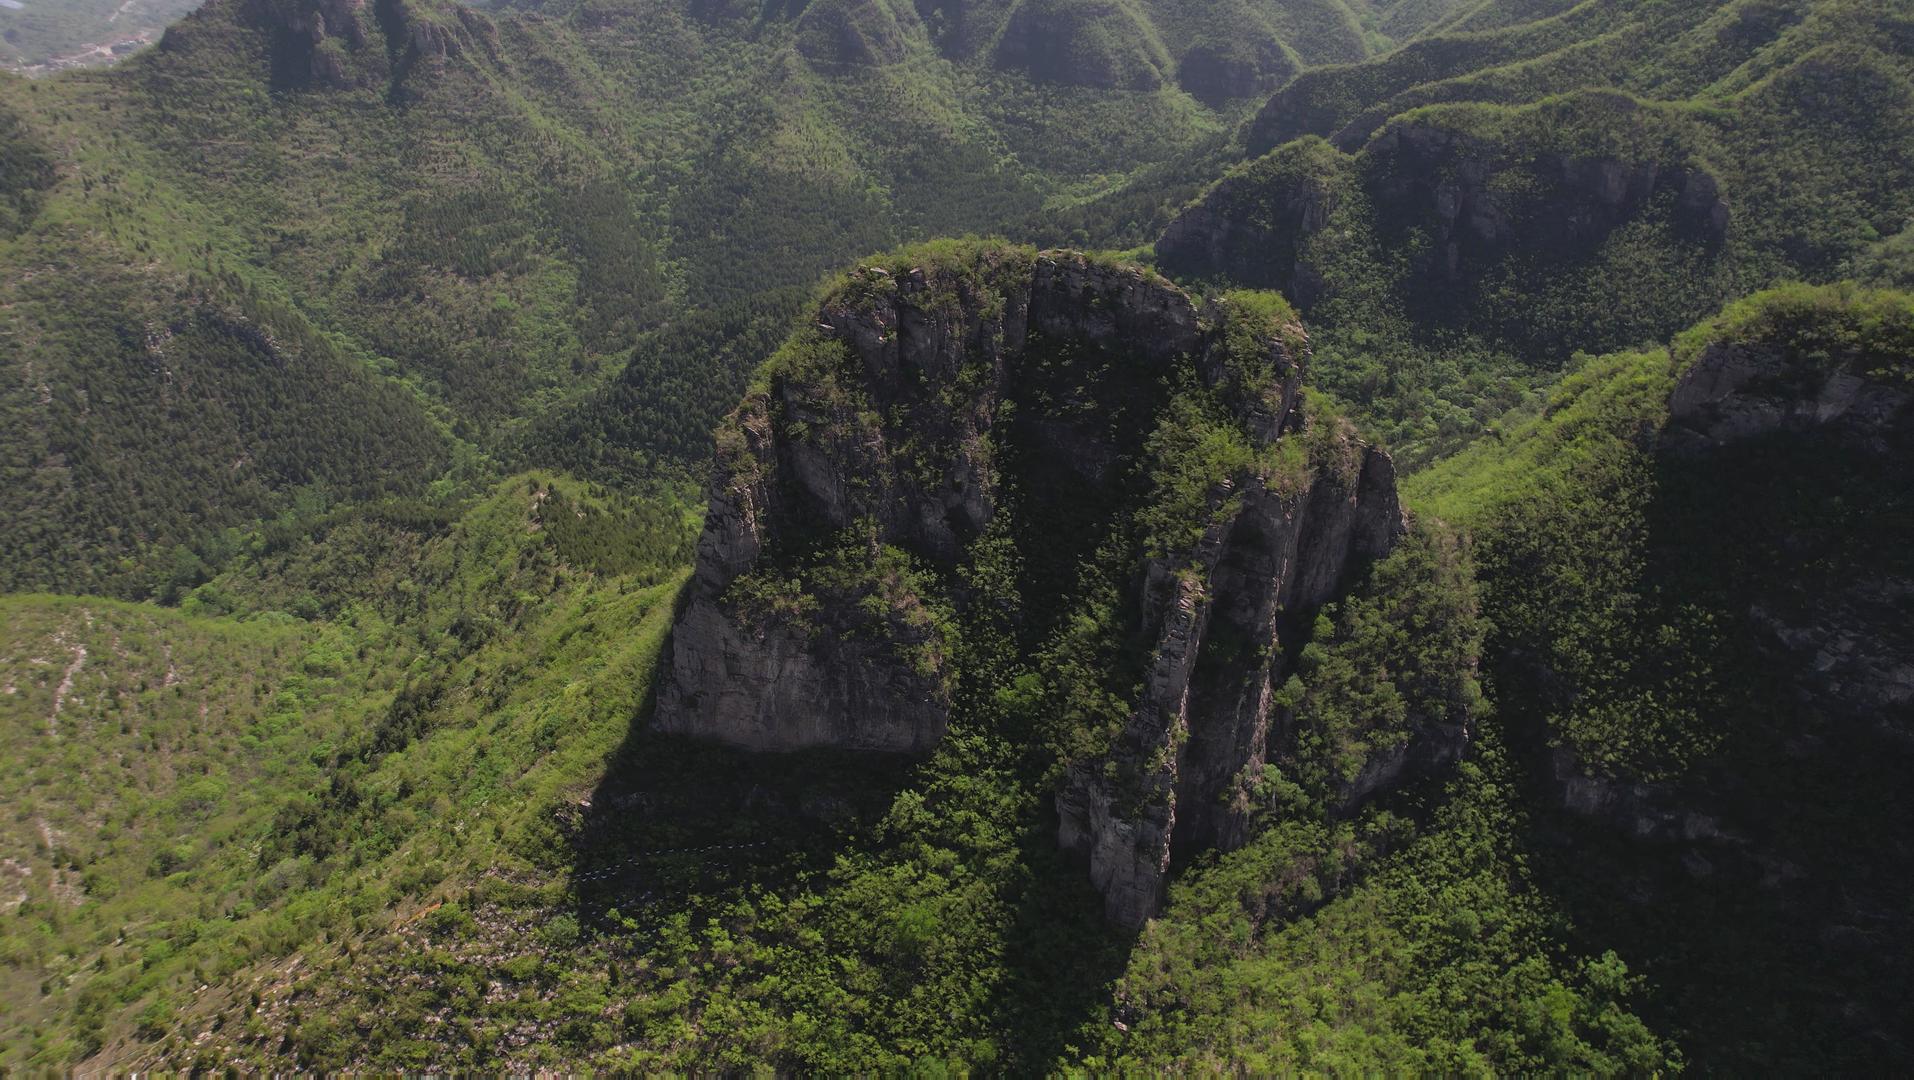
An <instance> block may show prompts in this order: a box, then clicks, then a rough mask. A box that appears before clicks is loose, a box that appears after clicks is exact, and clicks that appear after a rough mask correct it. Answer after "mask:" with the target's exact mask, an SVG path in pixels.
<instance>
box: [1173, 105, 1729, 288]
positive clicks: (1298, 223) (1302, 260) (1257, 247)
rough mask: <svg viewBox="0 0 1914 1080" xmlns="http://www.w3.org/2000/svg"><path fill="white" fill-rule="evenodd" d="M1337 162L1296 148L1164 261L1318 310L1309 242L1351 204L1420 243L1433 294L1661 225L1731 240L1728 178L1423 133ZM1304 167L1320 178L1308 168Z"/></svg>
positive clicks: (1188, 219) (1242, 186)
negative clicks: (1723, 192)
mask: <svg viewBox="0 0 1914 1080" xmlns="http://www.w3.org/2000/svg"><path fill="white" fill-rule="evenodd" d="M1337 153H1338V152H1337V151H1334V150H1333V149H1332V148H1330V147H1328V146H1327V145H1326V144H1321V143H1313V144H1311V145H1309V146H1306V147H1305V146H1296V147H1285V148H1282V149H1279V150H1277V151H1275V152H1274V156H1276V160H1274V161H1272V162H1270V163H1269V164H1268V165H1267V166H1265V167H1262V168H1257V167H1254V166H1252V167H1250V168H1248V169H1245V170H1243V171H1241V172H1239V173H1236V174H1233V175H1231V176H1230V177H1227V178H1225V179H1224V180H1222V181H1220V182H1219V183H1218V184H1217V185H1216V186H1215V187H1214V188H1213V189H1212V190H1211V191H1210V192H1209V193H1208V194H1207V195H1206V196H1205V197H1204V198H1203V199H1201V200H1199V201H1198V202H1196V203H1195V204H1193V205H1191V206H1190V207H1189V208H1187V209H1186V210H1184V211H1183V213H1182V214H1180V215H1179V216H1178V217H1177V218H1176V219H1175V220H1173V221H1172V222H1171V223H1170V225H1169V226H1168V227H1167V228H1166V229H1165V231H1164V233H1163V236H1162V237H1161V239H1159V241H1158V242H1157V255H1158V258H1159V259H1160V260H1161V261H1162V262H1163V265H1165V266H1166V267H1168V268H1171V269H1173V270H1175V271H1177V272H1180V273H1187V274H1192V275H1199V276H1214V275H1222V274H1228V275H1231V276H1232V277H1234V278H1236V279H1237V280H1244V281H1248V282H1251V283H1254V284H1256V285H1259V286H1263V287H1267V288H1278V289H1282V290H1283V291H1284V292H1285V293H1287V294H1288V295H1290V296H1292V297H1294V298H1295V299H1296V301H1297V302H1298V303H1301V304H1303V305H1304V306H1305V307H1307V306H1310V305H1312V304H1313V303H1314V302H1315V301H1316V300H1317V299H1318V298H1320V296H1321V295H1322V293H1323V281H1322V277H1321V274H1320V272H1319V270H1318V268H1317V267H1315V266H1314V265H1312V263H1311V260H1310V255H1309V253H1308V251H1307V242H1308V241H1309V239H1310V238H1311V237H1313V236H1315V235H1316V234H1318V233H1320V232H1322V231H1323V230H1324V229H1326V228H1328V227H1329V225H1330V223H1331V220H1332V217H1333V215H1334V211H1335V210H1336V209H1337V208H1338V207H1339V206H1340V205H1342V204H1343V203H1345V202H1352V201H1353V202H1357V203H1359V204H1360V205H1361V206H1363V207H1365V208H1373V210H1371V209H1364V210H1362V211H1361V212H1360V213H1361V216H1362V218H1363V220H1362V221H1360V222H1352V223H1345V224H1360V225H1363V226H1367V227H1372V228H1376V229H1378V230H1380V231H1381V232H1382V233H1383V234H1384V235H1388V236H1398V235H1402V236H1406V235H1408V234H1409V233H1410V232H1412V231H1413V232H1414V233H1415V234H1416V235H1417V236H1418V237H1419V238H1420V242H1419V243H1417V244H1414V245H1408V249H1409V250H1412V251H1414V252H1415V253H1416V254H1415V256H1414V258H1413V260H1412V262H1411V264H1410V266H1409V270H1410V274H1411V275H1412V278H1413V279H1414V280H1415V282H1416V283H1417V284H1418V285H1419V286H1420V287H1422V288H1427V289H1446V288H1451V287H1454V286H1457V285H1462V284H1466V283H1468V282H1471V281H1473V280H1475V279H1478V278H1480V277H1482V276H1484V275H1485V274H1486V273H1488V272H1490V271H1491V270H1492V269H1493V268H1495V267H1496V266H1497V265H1498V264H1500V263H1502V262H1503V261H1505V260H1508V259H1510V258H1512V257H1516V256H1521V255H1525V254H1526V255H1529V256H1532V257H1542V258H1546V259H1551V260H1559V259H1561V258H1564V257H1566V256H1570V255H1572V254H1573V253H1575V252H1582V251H1587V250H1589V249H1591V248H1592V247H1594V246H1595V245H1598V244H1600V243H1601V242H1602V241H1603V240H1604V239H1605V238H1606V237H1608V236H1609V234H1611V233H1612V232H1614V231H1615V230H1616V229H1619V228H1621V227H1623V226H1624V225H1627V224H1628V223H1630V222H1633V221H1636V220H1638V219H1641V218H1643V217H1644V216H1646V215H1648V214H1649V213H1651V212H1655V213H1660V214H1663V215H1665V216H1666V219H1667V223H1668V226H1669V228H1671V229H1672V230H1673V231H1674V232H1675V233H1676V234H1678V235H1680V236H1682V237H1686V238H1689V239H1691V240H1694V241H1696V242H1698V243H1700V244H1702V245H1704V246H1718V245H1720V244H1721V242H1722V241H1723V240H1724V239H1725V238H1726V236H1727V231H1728V224H1729V214H1728V208H1727V205H1726V203H1724V202H1723V201H1722V199H1721V196H1720V192H1719V190H1718V188H1717V185H1716V183H1715V180H1714V177H1712V176H1711V175H1709V174H1708V173H1707V172H1704V171H1702V170H1700V169H1699V168H1697V167H1695V166H1693V165H1691V164H1688V163H1686V162H1680V161H1674V162H1665V161H1658V160H1653V159H1625V158H1619V157H1611V156H1604V155H1580V154H1570V153H1544V154H1536V155H1532V154H1528V153H1526V152H1524V151H1523V150H1521V149H1520V148H1517V147H1510V146H1504V145H1499V144H1497V143H1494V142H1491V141H1489V140H1487V139H1483V138H1481V137H1478V136H1475V135H1470V134H1465V133H1462V132H1458V131H1453V130H1448V129H1445V128H1441V127H1437V126H1434V125H1429V124H1421V123H1402V124H1396V125H1393V126H1391V127H1389V128H1388V129H1387V130H1385V131H1384V132H1383V133H1382V134H1381V135H1379V136H1377V137H1376V139H1375V140H1374V141H1373V142H1371V143H1370V144H1369V145H1368V146H1367V147H1365V148H1364V149H1363V150H1362V152H1361V153H1360V155H1358V156H1357V157H1356V158H1354V159H1345V160H1344V162H1343V163H1342V164H1340V165H1338V164H1336V163H1335V161H1334V155H1337ZM1304 159H1307V160H1308V161H1309V162H1310V164H1311V165H1312V166H1313V167H1309V168H1303V167H1299V166H1300V165H1301V163H1302V161H1303V160H1304Z"/></svg>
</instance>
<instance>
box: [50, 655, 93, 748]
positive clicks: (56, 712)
mask: <svg viewBox="0 0 1914 1080" xmlns="http://www.w3.org/2000/svg"><path fill="white" fill-rule="evenodd" d="M85 666H86V646H85V645H75V646H73V662H72V663H71V664H68V665H67V666H66V674H65V675H64V676H62V677H61V679H60V685H59V688H58V689H56V690H54V691H53V713H52V715H50V716H48V717H47V734H49V735H58V734H59V733H60V709H61V707H62V706H64V705H65V704H66V696H67V695H68V694H71V693H72V692H73V678H74V676H76V675H78V674H79V673H80V669H81V668H83V667H85Z"/></svg>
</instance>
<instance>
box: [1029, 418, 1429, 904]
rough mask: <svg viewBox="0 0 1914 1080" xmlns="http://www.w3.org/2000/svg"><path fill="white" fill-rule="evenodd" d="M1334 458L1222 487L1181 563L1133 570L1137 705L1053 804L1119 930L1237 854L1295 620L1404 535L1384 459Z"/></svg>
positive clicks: (1065, 839) (1289, 661) (1276, 734)
mask: <svg viewBox="0 0 1914 1080" xmlns="http://www.w3.org/2000/svg"><path fill="white" fill-rule="evenodd" d="M1287 422H1288V417H1287V416H1286V415H1285V416H1284V417H1283V418H1282V419H1280V420H1278V422H1277V430H1279V431H1280V430H1281V429H1282V427H1283V426H1284V425H1285V424H1286V423H1287ZM1346 453H1347V458H1346V461H1345V464H1344V467H1342V468H1338V469H1328V470H1323V471H1321V472H1319V473H1318V474H1317V475H1315V476H1314V477H1313V481H1312V482H1311V483H1310V484H1309V485H1308V486H1307V487H1299V488H1296V489H1291V490H1280V489H1274V488H1272V487H1270V486H1268V485H1267V484H1264V483H1260V482H1253V483H1250V484H1248V485H1246V486H1244V487H1241V488H1235V487H1233V486H1227V487H1222V488H1221V489H1220V490H1218V491H1217V492H1216V495H1217V501H1218V502H1224V501H1227V503H1228V504H1230V505H1232V506H1234V507H1235V509H1234V511H1233V512H1228V513H1224V514H1222V515H1219V516H1218V517H1217V518H1216V519H1215V520H1214V521H1213V522H1212V523H1211V524H1210V526H1209V528H1208V529H1206V530H1205V532H1204V534H1203V537H1202V540H1201V541H1200V542H1199V543H1198V544H1197V546H1196V548H1195V550H1194V551H1190V552H1178V553H1176V555H1175V556H1174V557H1169V558H1162V559H1152V560H1149V561H1148V562H1147V563H1146V565H1145V569H1144V574H1143V577H1144V581H1143V589H1142V592H1143V604H1144V611H1145V615H1144V626H1145V632H1146V634H1148V636H1149V637H1150V638H1151V639H1152V640H1153V641H1154V642H1155V646H1154V648H1153V650H1152V652H1151V655H1150V659H1149V663H1148V667H1147V674H1146V676H1145V682H1144V690H1143V698H1142V700H1141V701H1140V702H1138V704H1137V706H1136V710H1135V712H1134V713H1133V714H1132V715H1131V718H1130V720H1129V722H1128V723H1127V724H1126V725H1125V727H1124V730H1123V732H1122V734H1121V736H1120V737H1119V738H1118V740H1117V743H1116V745H1115V746H1114V747H1113V748H1112V750H1111V751H1110V753H1109V755H1108V756H1107V757H1105V758H1101V759H1097V760H1093V761H1088V762H1082V763H1078V764H1076V765H1074V766H1072V767H1071V769H1070V772H1069V777H1068V779H1067V780H1066V782H1065V785H1064V790H1063V792H1062V794H1060V795H1059V796H1058V798H1057V812H1058V816H1059V818H1060V821H1061V824H1060V833H1059V838H1060V840H1061V842H1062V844H1063V846H1064V847H1065V848H1066V849H1068V850H1071V851H1074V852H1077V853H1079V854H1080V855H1081V856H1083V857H1084V858H1085V859H1087V860H1088V862H1089V864H1090V876H1091V880H1092V881H1093V882H1094V883H1095V884H1096V886H1097V888H1098V889H1100V890H1101V891H1102V892H1103V894H1104V899H1105V911H1106V914H1107V915H1108V916H1109V918H1110V920H1111V921H1112V922H1115V923H1117V924H1118V925H1121V926H1130V927H1137V926H1141V925H1142V924H1143V923H1144V921H1146V920H1147V919H1148V918H1149V917H1150V916H1151V915H1153V914H1155V913H1156V910H1157V908H1158V907H1159V906H1160V905H1161V903H1162V900H1163V890H1164V887H1165V886H1166V884H1167V883H1168V877H1169V871H1170V868H1171V865H1172V863H1173V862H1175V861H1178V860H1179V859H1180V858H1187V855H1188V854H1191V853H1194V852H1197V851H1202V850H1206V849H1209V848H1222V849H1225V850H1227V849H1231V848H1234V847H1238V846H1240V845H1241V844H1242V843H1243V842H1244V841H1246V840H1247V839H1248V825H1249V821H1248V817H1247V814H1246V811H1245V809H1244V808H1243V807H1242V806H1241V804H1240V801H1239V800H1236V799H1234V798H1233V796H1234V795H1236V794H1237V789H1238V787H1239V785H1241V784H1242V783H1244V778H1245V777H1247V776H1251V775H1254V774H1256V773H1258V772H1260V770H1261V769H1262V767H1263V765H1264V764H1265V763H1266V761H1267V750H1268V748H1269V747H1270V745H1271V744H1272V742H1275V743H1278V744H1280V743H1281V741H1282V740H1283V739H1284V733H1283V732H1280V731H1272V729H1271V725H1272V723H1274V722H1277V721H1279V720H1280V719H1281V715H1282V710H1281V709H1280V708H1279V707H1278V706H1277V704H1276V701H1275V697H1276V691H1277V688H1278V687H1280V686H1281V685H1282V683H1283V681H1284V680H1285V679H1286V678H1287V677H1288V675H1289V674H1290V673H1291V672H1292V671H1293V670H1294V663H1295V657H1294V656H1293V655H1291V652H1292V650H1291V649H1290V648H1289V643H1290V642H1292V641H1293V640H1295V638H1296V631H1297V629H1298V627H1297V625H1296V623H1295V621H1294V620H1295V619H1296V617H1297V615H1298V614H1300V613H1304V612H1313V611H1314V610H1315V609H1317V608H1319V607H1321V606H1322V605H1323V604H1324V603H1326V602H1328V601H1329V600H1332V599H1334V598H1335V597H1336V596H1337V595H1339V593H1340V592H1341V590H1342V588H1343V586H1344V585H1345V584H1346V581H1347V577H1348V573H1349V571H1350V570H1351V568H1352V567H1353V566H1354V565H1356V564H1358V563H1359V562H1361V561H1363V560H1368V559H1375V558H1379V557H1381V556H1382V555H1384V554H1386V553H1387V552H1388V551H1389V548H1390V547H1391V546H1392V545H1393V544H1394V542H1395V540H1396V538H1397V537H1398V536H1400V535H1401V533H1402V531H1403V517H1402V510H1401V507H1400V505H1399V504H1398V503H1397V501H1396V491H1395V470H1394V466H1393V465H1392V464H1391V463H1390V461H1389V457H1388V455H1386V454H1384V453H1382V452H1381V451H1379V450H1376V449H1374V448H1370V447H1362V446H1359V445H1350V446H1348V447H1347V448H1346ZM1377 779H1378V780H1379V779H1380V778H1379V777H1378V778H1377ZM1375 786H1380V784H1379V783H1377V784H1375V785H1373V786H1369V787H1368V790H1367V791H1360V792H1351V795H1352V801H1353V799H1359V798H1360V797H1362V796H1363V795H1366V794H1368V793H1369V791H1373V790H1374V787H1375Z"/></svg>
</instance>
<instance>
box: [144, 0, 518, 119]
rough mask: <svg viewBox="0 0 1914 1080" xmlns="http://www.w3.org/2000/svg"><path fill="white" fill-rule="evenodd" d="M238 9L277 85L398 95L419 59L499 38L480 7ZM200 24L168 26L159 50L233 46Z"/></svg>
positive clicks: (384, 0) (377, 0)
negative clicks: (256, 36) (446, 10)
mask: <svg viewBox="0 0 1914 1080" xmlns="http://www.w3.org/2000/svg"><path fill="white" fill-rule="evenodd" d="M235 9H236V10H237V12H238V14H239V17H238V19H237V20H235V21H236V23H237V24H238V25H240V26H242V27H244V28H246V29H248V30H250V31H253V32H256V33H258V34H259V35H260V36H261V37H262V38H263V39H264V47H265V53H266V61H267V63H268V64H269V65H270V72H271V80H272V84H273V86H274V87H275V88H276V89H279V90H351V89H355V88H365V87H374V88H383V89H384V90H385V91H386V92H387V93H388V94H389V95H391V96H392V97H394V98H399V97H401V96H402V95H403V84H404V83H405V81H406V78H407V77H408V76H409V75H410V74H411V73H412V71H413V70H414V69H415V68H417V67H418V66H419V65H420V64H428V65H429V64H434V63H439V62H442V61H444V60H445V59H446V58H447V57H451V56H457V55H458V54H459V53H460V52H462V51H463V50H464V49H466V48H467V47H469V46H471V45H473V44H475V43H482V44H485V45H488V46H489V45H490V44H491V43H492V42H493V39H494V38H495V37H496V29H495V28H494V27H493V26H492V24H491V23H490V22H489V21H488V20H487V19H486V18H485V17H484V16H482V15H479V14H478V13H476V12H473V11H470V10H467V9H465V8H458V9H456V10H455V11H454V12H452V13H451V14H450V15H449V16H446V15H442V14H439V13H436V12H434V13H432V15H431V16H428V15H427V14H424V13H421V12H420V11H418V10H416V9H414V8H412V7H409V6H408V5H407V4H406V2H405V0H371V2H368V0H235ZM202 30H203V27H202V25H201V24H200V22H199V21H197V20H195V19H191V18H189V19H186V20H184V21H182V22H180V23H178V24H176V25H174V26H173V27H171V28H170V29H168V30H167V32H166V35H165V36H164V37H163V38H162V39H161V41H160V48H162V49H164V50H167V51H173V52H190V51H191V50H193V49H195V48H208V49H213V48H217V49H230V48H232V43H231V42H230V41H225V40H218V39H209V38H206V36H205V35H204V34H203V33H202Z"/></svg>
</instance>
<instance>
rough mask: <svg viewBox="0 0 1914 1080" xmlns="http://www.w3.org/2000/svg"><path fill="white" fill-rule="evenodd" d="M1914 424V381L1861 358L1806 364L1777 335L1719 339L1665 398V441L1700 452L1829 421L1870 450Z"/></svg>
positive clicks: (1884, 448) (1839, 433)
mask: <svg viewBox="0 0 1914 1080" xmlns="http://www.w3.org/2000/svg"><path fill="white" fill-rule="evenodd" d="M1909 427H1914V383H1910V382H1908V381H1907V380H1905V379H1899V378H1885V377H1880V376H1873V375H1870V374H1869V373H1868V372H1867V371H1866V370H1864V368H1863V366H1862V365H1859V364H1820V365H1815V364H1808V363H1803V362H1802V359H1801V358H1800V357H1799V356H1796V355H1792V354H1791V352H1790V350H1789V349H1787V348H1786V347H1784V346H1783V345H1781V344H1780V343H1776V342H1765V341H1748V342H1738V341H1717V342H1713V343H1711V344H1709V345H1707V346H1706V347H1705V348H1703V349H1702V350H1701V351H1700V352H1699V353H1698V354H1697V355H1696V356H1695V358H1694V360H1693V361H1692V362H1690V363H1689V365H1688V367H1687V368H1686V369H1685V370H1684V371H1683V372H1682V375H1681V379H1680V381H1679V382H1677V383H1676V385H1675V392H1674V393H1673V394H1672V395H1670V396H1669V399H1668V426H1667V427H1666V429H1664V431H1663V432H1662V437H1661V442H1662V446H1663V447H1664V448H1665V449H1668V450H1672V451H1675V452H1678V453H1700V452H1706V451H1707V450H1711V449H1716V448H1720V447H1723V446H1728V445H1731V444H1733V443H1737V442H1741V441H1743V440H1747V439H1753V438H1758V437H1761V436H1764V435H1773V434H1777V433H1784V432H1792V433H1800V432H1806V431H1812V430H1815V429H1818V428H1827V429H1828V430H1829V431H1830V432H1831V433H1833V434H1835V435H1837V436H1839V437H1840V438H1842V439H1843V440H1846V441H1850V442H1853V443H1856V444H1858V445H1859V447H1860V448H1861V449H1863V450H1864V451H1868V452H1873V453H1885V452H1886V451H1887V448H1888V445H1889V441H1890V440H1891V439H1893V438H1894V437H1895V435H1896V433H1897V432H1899V431H1902V430H1904V429H1906V428H1909Z"/></svg>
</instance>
